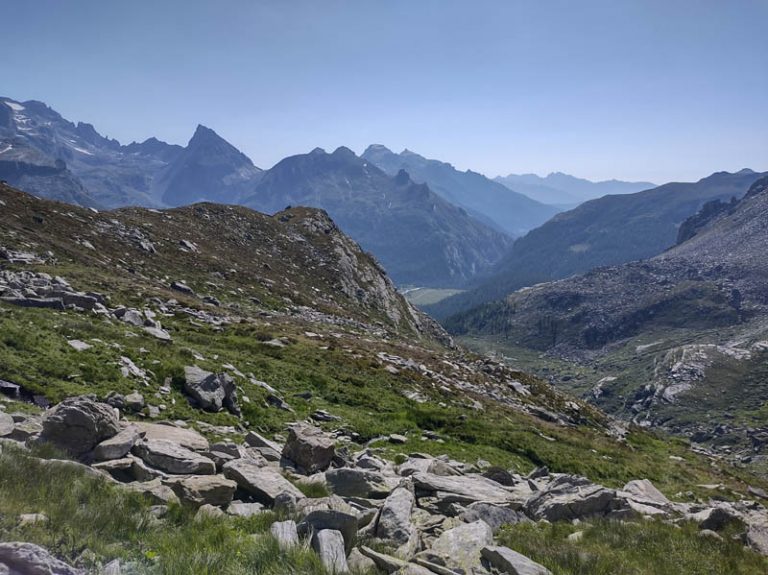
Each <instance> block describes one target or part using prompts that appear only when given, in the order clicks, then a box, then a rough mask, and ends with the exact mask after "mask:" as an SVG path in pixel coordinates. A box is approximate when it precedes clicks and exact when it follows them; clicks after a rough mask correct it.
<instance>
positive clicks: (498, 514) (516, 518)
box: [460, 501, 530, 535]
mask: <svg viewBox="0 0 768 575" xmlns="http://www.w3.org/2000/svg"><path fill="white" fill-rule="evenodd" d="M460 518H461V519H462V520H464V521H466V522H467V523H471V522H473V521H477V520H478V519H482V520H483V521H485V522H486V523H487V524H488V525H490V526H491V530H493V533H494V535H495V534H496V533H498V532H499V530H500V529H501V528H502V527H503V526H504V525H515V524H517V523H523V522H530V519H528V517H526V515H525V513H523V512H522V511H518V510H516V509H514V508H513V507H511V506H508V505H501V504H498V503H486V502H484V501H477V502H475V503H472V504H470V505H469V507H468V508H467V510H466V511H464V512H463V513H462V514H461V515H460Z"/></svg>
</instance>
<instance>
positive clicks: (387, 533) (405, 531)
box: [373, 487, 419, 559]
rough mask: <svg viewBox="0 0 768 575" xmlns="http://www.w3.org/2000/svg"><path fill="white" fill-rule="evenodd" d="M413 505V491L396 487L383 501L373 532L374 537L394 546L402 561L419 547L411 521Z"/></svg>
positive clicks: (417, 534) (417, 533) (416, 534)
mask: <svg viewBox="0 0 768 575" xmlns="http://www.w3.org/2000/svg"><path fill="white" fill-rule="evenodd" d="M415 505H416V498H415V497H414V495H413V491H412V490H411V489H409V488H408V487H398V488H397V489H395V490H394V491H392V493H391V494H390V495H389V497H387V498H386V500H385V501H384V505H382V507H381V510H380V511H379V515H378V518H377V520H376V525H375V527H374V530H373V533H374V535H375V536H376V537H378V538H379V539H383V540H385V541H388V542H391V543H392V544H393V545H395V547H397V551H396V554H397V555H398V556H399V557H402V558H404V559H407V558H410V557H411V556H413V554H414V553H416V551H417V550H418V547H419V532H418V531H417V530H416V526H415V525H414V524H413V522H412V521H411V513H412V512H413V508H414V506H415Z"/></svg>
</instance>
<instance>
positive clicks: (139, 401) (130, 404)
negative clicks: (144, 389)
mask: <svg viewBox="0 0 768 575" xmlns="http://www.w3.org/2000/svg"><path fill="white" fill-rule="evenodd" d="M125 409H127V410H128V411H133V412H138V411H141V410H142V409H144V396H143V395H141V394H140V393H139V392H138V391H134V392H133V393H129V394H128V395H126V396H125Z"/></svg>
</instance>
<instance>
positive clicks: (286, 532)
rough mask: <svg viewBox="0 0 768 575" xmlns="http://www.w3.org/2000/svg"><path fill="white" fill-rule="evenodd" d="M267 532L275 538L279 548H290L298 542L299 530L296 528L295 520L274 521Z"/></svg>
mask: <svg viewBox="0 0 768 575" xmlns="http://www.w3.org/2000/svg"><path fill="white" fill-rule="evenodd" d="M269 532H270V533H271V534H272V537H274V538H275V539H277V544H278V545H279V546H280V549H290V548H291V547H296V546H297V545H298V544H299V532H298V531H297V530H296V522H295V521H293V520H292V519H289V520H288V521H275V522H274V523H273V524H272V525H271V527H270V528H269Z"/></svg>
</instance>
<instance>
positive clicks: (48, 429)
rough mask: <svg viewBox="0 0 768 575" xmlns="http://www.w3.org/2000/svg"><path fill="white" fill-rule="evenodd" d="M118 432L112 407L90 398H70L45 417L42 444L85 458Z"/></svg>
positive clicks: (41, 435)
mask: <svg viewBox="0 0 768 575" xmlns="http://www.w3.org/2000/svg"><path fill="white" fill-rule="evenodd" d="M119 431H120V421H119V419H118V416H117V413H115V410H114V409H113V408H112V407H111V406H109V405H107V404H106V403H99V402H98V401H96V400H95V399H94V398H92V397H88V396H80V397H70V398H68V399H65V400H64V401H62V402H61V403H59V404H58V405H57V406H55V407H54V408H52V409H50V410H49V411H47V412H46V413H45V415H44V416H43V430H42V433H41V434H40V440H41V441H45V442H48V443H51V444H53V445H55V446H57V447H59V448H61V449H63V450H64V451H66V452H67V453H69V454H70V455H73V456H75V457H82V456H84V455H86V454H87V453H89V452H90V451H92V450H93V448H94V447H96V446H97V445H98V444H99V443H101V442H102V441H104V440H105V439H109V438H110V437H113V436H115V435H117V434H118V432H119Z"/></svg>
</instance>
